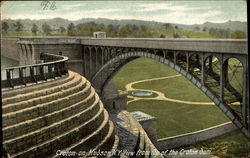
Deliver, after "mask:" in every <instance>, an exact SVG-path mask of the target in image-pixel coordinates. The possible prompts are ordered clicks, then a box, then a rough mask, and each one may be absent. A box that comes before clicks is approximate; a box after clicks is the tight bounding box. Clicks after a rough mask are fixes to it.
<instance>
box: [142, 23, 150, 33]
mask: <svg viewBox="0 0 250 158" xmlns="http://www.w3.org/2000/svg"><path fill="white" fill-rule="evenodd" d="M140 31H141V32H143V33H146V32H147V31H148V28H147V26H145V25H141V27H140Z"/></svg>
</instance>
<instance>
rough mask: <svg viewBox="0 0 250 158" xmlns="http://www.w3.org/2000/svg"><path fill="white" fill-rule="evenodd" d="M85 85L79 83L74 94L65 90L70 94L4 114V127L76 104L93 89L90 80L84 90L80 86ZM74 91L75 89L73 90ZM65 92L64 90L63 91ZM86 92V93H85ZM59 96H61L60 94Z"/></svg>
mask: <svg viewBox="0 0 250 158" xmlns="http://www.w3.org/2000/svg"><path fill="white" fill-rule="evenodd" d="M82 86H83V83H82V84H81V85H78V92H75V93H74V94H70V93H68V92H65V93H66V94H68V96H66V97H63V98H57V97H56V96H55V98H54V99H55V100H53V101H50V102H47V103H44V104H38V105H35V106H33V107H29V108H26V109H23V110H19V111H17V112H12V113H8V114H4V115H2V119H3V127H6V126H9V125H13V124H17V123H20V122H23V121H25V120H29V119H32V118H35V117H39V116H41V115H46V114H48V113H52V112H54V111H56V110H60V109H62V108H64V107H67V106H69V105H71V104H74V103H76V102H79V101H80V100H82V99H85V98H86V97H87V96H88V95H89V93H90V90H91V85H90V83H89V82H87V86H85V88H84V89H83V90H81V88H80V87H82ZM73 92H74V91H73ZM61 93H64V92H61ZM83 93H84V94H83ZM58 96H60V95H59V94H58Z"/></svg>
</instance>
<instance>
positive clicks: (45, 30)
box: [42, 23, 52, 35]
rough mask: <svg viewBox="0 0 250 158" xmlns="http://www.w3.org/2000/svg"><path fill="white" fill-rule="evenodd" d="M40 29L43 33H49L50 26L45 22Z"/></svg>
mask: <svg viewBox="0 0 250 158" xmlns="http://www.w3.org/2000/svg"><path fill="white" fill-rule="evenodd" d="M42 29H43V32H44V34H45V35H49V34H50V32H51V31H52V30H51V28H50V26H49V25H48V24H47V23H44V24H43V25H42Z"/></svg>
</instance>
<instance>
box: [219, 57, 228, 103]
mask: <svg viewBox="0 0 250 158" xmlns="http://www.w3.org/2000/svg"><path fill="white" fill-rule="evenodd" d="M222 59H223V57H222ZM222 61H223V60H222ZM227 69H228V60H226V61H224V62H221V69H220V100H221V101H222V102H224V89H225V86H226V82H227V73H228V71H227Z"/></svg>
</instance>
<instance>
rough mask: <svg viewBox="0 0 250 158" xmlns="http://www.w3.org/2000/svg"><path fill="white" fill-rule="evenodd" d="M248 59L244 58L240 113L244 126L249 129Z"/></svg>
mask: <svg viewBox="0 0 250 158" xmlns="http://www.w3.org/2000/svg"><path fill="white" fill-rule="evenodd" d="M247 62H248V60H247V59H246V60H245V63H242V64H243V65H244V69H243V98H242V115H243V123H244V125H245V127H247V128H248V129H249V130H250V116H249V115H250V112H249V109H250V108H249V75H248V64H247Z"/></svg>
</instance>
